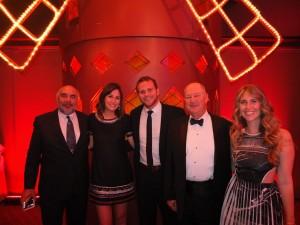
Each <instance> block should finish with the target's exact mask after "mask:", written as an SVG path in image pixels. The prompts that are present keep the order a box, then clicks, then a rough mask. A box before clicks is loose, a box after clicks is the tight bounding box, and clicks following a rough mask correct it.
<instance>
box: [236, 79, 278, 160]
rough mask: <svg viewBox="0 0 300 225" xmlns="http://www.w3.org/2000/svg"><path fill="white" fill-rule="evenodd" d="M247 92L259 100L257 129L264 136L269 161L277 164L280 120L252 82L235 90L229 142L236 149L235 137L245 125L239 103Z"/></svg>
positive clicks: (261, 92)
mask: <svg viewBox="0 0 300 225" xmlns="http://www.w3.org/2000/svg"><path fill="white" fill-rule="evenodd" d="M245 92H247V93H249V94H250V95H251V96H253V98H255V99H256V100H258V101H259V103H260V110H261V115H260V117H261V122H260V127H259V131H260V132H261V133H262V135H263V137H264V144H265V146H266V147H268V148H269V155H268V156H269V161H270V162H271V163H272V164H274V165H278V163H279V144H280V135H279V131H280V121H279V120H278V119H277V118H276V117H275V115H274V109H273V107H272V105H271V104H270V102H269V101H268V99H267V97H266V95H265V93H264V92H263V90H261V89H260V88H259V87H257V86H255V85H253V84H247V85H244V86H243V87H241V88H240V90H239V91H238V92H237V94H236V97H235V102H234V110H233V114H232V119H233V125H232V127H231V130H230V137H231V143H232V145H233V147H234V149H236V147H237V138H238V137H239V136H240V135H241V133H242V130H243V129H244V128H245V127H246V126H247V122H246V120H245V119H244V118H243V117H242V116H241V112H240V110H239V104H240V100H241V97H242V95H243V94H244V93H245Z"/></svg>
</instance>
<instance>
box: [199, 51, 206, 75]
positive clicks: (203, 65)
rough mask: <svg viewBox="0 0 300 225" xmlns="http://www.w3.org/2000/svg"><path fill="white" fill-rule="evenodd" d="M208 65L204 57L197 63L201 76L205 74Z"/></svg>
mask: <svg viewBox="0 0 300 225" xmlns="http://www.w3.org/2000/svg"><path fill="white" fill-rule="evenodd" d="M207 65H208V63H207V60H206V58H205V56H204V55H202V56H201V57H200V59H199V60H198V61H197V63H196V67H197V69H198V70H199V72H200V73H201V74H204V72H205V70H206V67H207Z"/></svg>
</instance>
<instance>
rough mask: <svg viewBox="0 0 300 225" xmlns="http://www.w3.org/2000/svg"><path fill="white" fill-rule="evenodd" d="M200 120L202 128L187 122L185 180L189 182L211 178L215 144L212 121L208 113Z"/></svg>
mask: <svg viewBox="0 0 300 225" xmlns="http://www.w3.org/2000/svg"><path fill="white" fill-rule="evenodd" d="M201 118H203V120H204V121H203V125H202V126H200V125H198V124H194V125H191V124H190V121H189V122H188V130H187V137H186V179H187V180H190V181H206V180H209V179H212V178H213V172H214V156H215V154H214V152H215V143H214V134H213V128H212V121H211V117H210V115H209V114H208V112H206V113H205V114H204V115H203V116H202V117H201ZM190 119H191V116H190ZM190 119H189V120H190Z"/></svg>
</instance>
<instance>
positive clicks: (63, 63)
mask: <svg viewBox="0 0 300 225" xmlns="http://www.w3.org/2000/svg"><path fill="white" fill-rule="evenodd" d="M61 67H62V70H63V71H64V72H67V66H66V63H65V61H63V62H62V65H61Z"/></svg>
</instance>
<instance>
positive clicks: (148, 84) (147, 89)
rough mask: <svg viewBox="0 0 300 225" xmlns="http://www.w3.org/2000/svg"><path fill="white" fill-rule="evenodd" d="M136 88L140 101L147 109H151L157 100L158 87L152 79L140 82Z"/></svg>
mask: <svg viewBox="0 0 300 225" xmlns="http://www.w3.org/2000/svg"><path fill="white" fill-rule="evenodd" d="M136 90H137V93H138V96H139V99H140V101H141V102H142V103H143V104H144V105H145V107H146V108H147V109H153V108H154V107H155V106H156V105H157V103H158V102H159V98H158V96H159V89H158V88H156V87H155V85H154V83H153V81H152V80H148V81H142V82H140V83H139V84H138V85H137V88H136Z"/></svg>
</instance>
